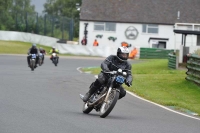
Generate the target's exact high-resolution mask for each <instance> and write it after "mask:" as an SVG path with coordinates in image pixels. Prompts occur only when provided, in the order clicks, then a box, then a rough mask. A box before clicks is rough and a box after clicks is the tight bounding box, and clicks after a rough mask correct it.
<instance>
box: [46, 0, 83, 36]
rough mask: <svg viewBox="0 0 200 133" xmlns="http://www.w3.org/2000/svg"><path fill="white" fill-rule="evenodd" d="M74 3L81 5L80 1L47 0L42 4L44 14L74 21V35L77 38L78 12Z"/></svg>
mask: <svg viewBox="0 0 200 133" xmlns="http://www.w3.org/2000/svg"><path fill="white" fill-rule="evenodd" d="M76 3H79V4H81V0H47V1H46V3H45V4H44V11H43V12H44V13H47V14H50V15H55V16H65V17H68V18H72V19H73V20H74V29H75V30H74V31H75V33H74V35H75V37H78V35H79V33H78V31H79V11H77V9H76Z"/></svg>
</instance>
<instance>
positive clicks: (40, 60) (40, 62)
mask: <svg viewBox="0 0 200 133" xmlns="http://www.w3.org/2000/svg"><path fill="white" fill-rule="evenodd" d="M41 65H42V59H41V58H39V66H41Z"/></svg>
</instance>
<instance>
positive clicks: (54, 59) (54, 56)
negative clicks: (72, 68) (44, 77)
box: [52, 53, 58, 66]
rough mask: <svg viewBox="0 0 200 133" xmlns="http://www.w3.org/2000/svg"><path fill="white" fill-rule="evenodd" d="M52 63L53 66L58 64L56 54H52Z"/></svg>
mask: <svg viewBox="0 0 200 133" xmlns="http://www.w3.org/2000/svg"><path fill="white" fill-rule="evenodd" d="M52 62H53V63H54V65H55V66H57V64H58V56H57V54H56V53H52Z"/></svg>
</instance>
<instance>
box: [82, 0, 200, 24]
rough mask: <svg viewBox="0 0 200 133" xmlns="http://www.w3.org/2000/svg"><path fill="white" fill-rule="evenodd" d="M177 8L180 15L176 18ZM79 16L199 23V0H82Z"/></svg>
mask: <svg viewBox="0 0 200 133" xmlns="http://www.w3.org/2000/svg"><path fill="white" fill-rule="evenodd" d="M178 11H180V19H177V12H178ZM80 20H85V21H105V22H107V21H108V22H126V23H154V24H156V23H157V24H174V23H176V22H179V23H200V0H82V6H81V15H80Z"/></svg>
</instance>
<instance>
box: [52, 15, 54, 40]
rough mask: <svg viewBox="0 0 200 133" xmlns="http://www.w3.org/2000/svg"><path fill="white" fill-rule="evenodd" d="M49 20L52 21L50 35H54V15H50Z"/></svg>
mask: <svg viewBox="0 0 200 133" xmlns="http://www.w3.org/2000/svg"><path fill="white" fill-rule="evenodd" d="M51 21H52V25H51V36H52V37H53V36H54V17H53V16H51Z"/></svg>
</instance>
